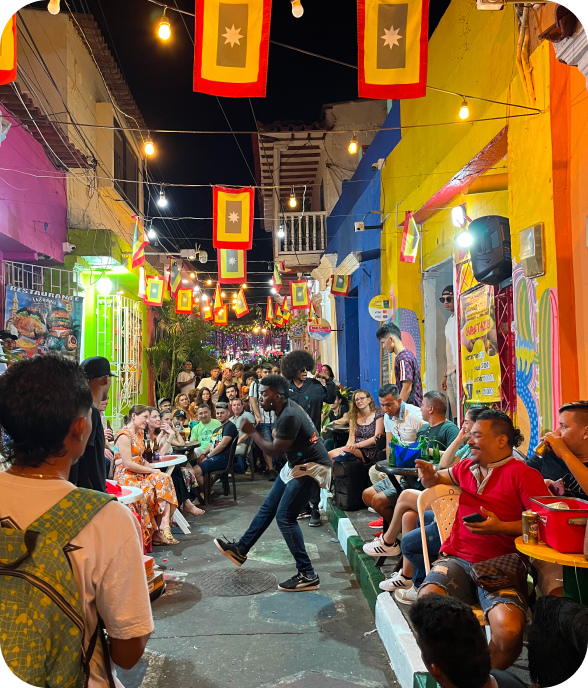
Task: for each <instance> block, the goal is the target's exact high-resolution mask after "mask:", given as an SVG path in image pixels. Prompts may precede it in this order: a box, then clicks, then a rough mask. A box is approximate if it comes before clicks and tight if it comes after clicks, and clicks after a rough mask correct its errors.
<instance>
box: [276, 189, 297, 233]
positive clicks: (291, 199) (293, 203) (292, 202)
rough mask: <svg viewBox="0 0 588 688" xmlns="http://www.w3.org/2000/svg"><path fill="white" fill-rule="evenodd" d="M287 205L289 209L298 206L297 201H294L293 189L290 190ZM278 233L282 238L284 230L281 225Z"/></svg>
mask: <svg viewBox="0 0 588 688" xmlns="http://www.w3.org/2000/svg"><path fill="white" fill-rule="evenodd" d="M288 205H289V206H290V208H295V207H296V206H297V205H298V201H297V200H296V196H295V195H294V189H292V193H291V194H290V200H289V201H288ZM280 231H281V232H282V236H284V228H283V227H282V226H281V225H280ZM278 236H279V232H278Z"/></svg>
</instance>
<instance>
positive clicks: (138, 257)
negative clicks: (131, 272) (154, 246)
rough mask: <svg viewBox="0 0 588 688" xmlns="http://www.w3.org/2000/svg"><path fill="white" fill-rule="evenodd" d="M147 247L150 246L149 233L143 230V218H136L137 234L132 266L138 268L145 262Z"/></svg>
mask: <svg viewBox="0 0 588 688" xmlns="http://www.w3.org/2000/svg"><path fill="white" fill-rule="evenodd" d="M145 246H149V238H148V237H147V232H146V231H145V230H144V229H143V225H142V224H141V218H140V217H138V216H135V233H134V235H133V257H132V259H131V266H132V267H134V268H138V267H139V266H141V265H143V263H144V262H145Z"/></svg>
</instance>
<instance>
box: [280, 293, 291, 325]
mask: <svg viewBox="0 0 588 688" xmlns="http://www.w3.org/2000/svg"><path fill="white" fill-rule="evenodd" d="M282 317H283V318H284V323H289V322H290V318H291V317H292V312H291V311H290V306H288V297H287V296H284V300H283V301H282Z"/></svg>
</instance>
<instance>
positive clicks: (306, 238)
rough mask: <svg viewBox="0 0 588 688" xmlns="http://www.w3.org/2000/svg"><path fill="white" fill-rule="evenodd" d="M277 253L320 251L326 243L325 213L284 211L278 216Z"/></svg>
mask: <svg viewBox="0 0 588 688" xmlns="http://www.w3.org/2000/svg"><path fill="white" fill-rule="evenodd" d="M278 226H279V228H281V229H282V230H283V232H284V236H283V237H280V236H279V234H280V233H281V232H279V233H278V238H277V242H278V253H279V254H288V253H321V252H322V251H324V250H325V248H326V245H327V213H326V212H314V213H313V212H310V213H285V214H284V215H282V216H281V217H280V222H279V225H278Z"/></svg>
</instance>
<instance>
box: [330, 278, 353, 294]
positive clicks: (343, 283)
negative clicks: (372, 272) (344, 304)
mask: <svg viewBox="0 0 588 688" xmlns="http://www.w3.org/2000/svg"><path fill="white" fill-rule="evenodd" d="M350 287H351V275H333V276H332V277H331V294H334V295H335V296H347V294H349V288H350Z"/></svg>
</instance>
